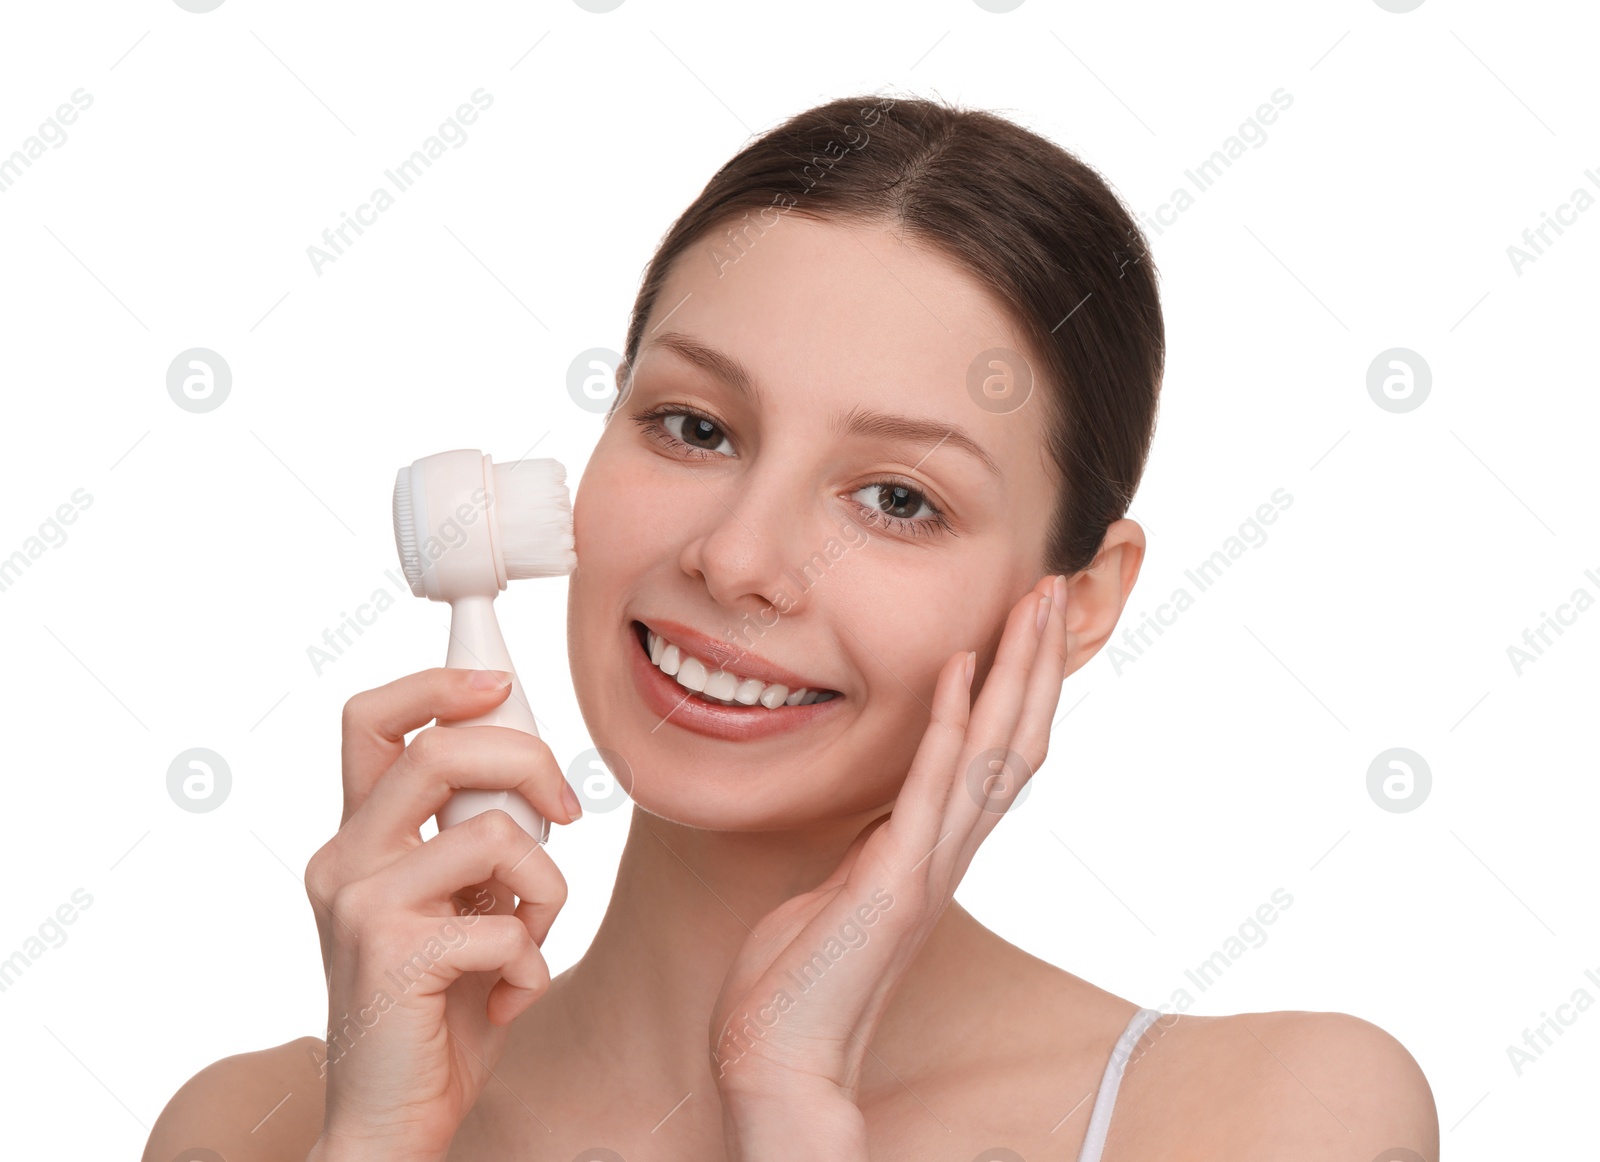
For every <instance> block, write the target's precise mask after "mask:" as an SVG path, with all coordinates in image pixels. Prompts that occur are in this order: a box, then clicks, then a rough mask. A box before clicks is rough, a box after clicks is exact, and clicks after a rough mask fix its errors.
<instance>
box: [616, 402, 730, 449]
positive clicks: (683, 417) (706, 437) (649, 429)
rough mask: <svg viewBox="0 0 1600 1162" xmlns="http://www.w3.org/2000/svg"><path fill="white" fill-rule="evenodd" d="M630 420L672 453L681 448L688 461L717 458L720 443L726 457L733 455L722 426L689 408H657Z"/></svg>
mask: <svg viewBox="0 0 1600 1162" xmlns="http://www.w3.org/2000/svg"><path fill="white" fill-rule="evenodd" d="M633 419H634V422H635V423H637V424H638V425H639V427H640V428H642V429H643V430H644V431H645V432H646V433H647V434H649V435H651V436H653V437H654V438H655V439H656V440H658V441H660V442H661V443H662V444H665V445H666V446H667V447H668V448H671V449H673V450H674V451H677V450H680V449H681V450H683V451H686V452H688V453H689V454H690V456H691V458H709V457H712V456H716V455H718V452H717V450H716V449H717V447H718V446H719V445H721V444H728V445H729V448H728V452H727V453H726V454H729V455H731V454H732V452H733V448H732V445H731V442H730V441H729V439H728V437H727V436H726V435H724V434H723V432H722V425H721V424H719V423H717V422H716V421H715V420H713V419H712V418H711V417H710V416H706V415H702V414H701V413H699V412H696V411H691V410H690V409H688V408H682V407H674V408H658V409H656V410H655V411H653V412H644V413H641V414H639V415H636V416H634V417H633Z"/></svg>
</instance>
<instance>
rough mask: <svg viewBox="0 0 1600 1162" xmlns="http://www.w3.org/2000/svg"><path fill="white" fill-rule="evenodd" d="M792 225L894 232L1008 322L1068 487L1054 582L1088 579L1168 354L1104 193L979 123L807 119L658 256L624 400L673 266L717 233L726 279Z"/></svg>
mask: <svg viewBox="0 0 1600 1162" xmlns="http://www.w3.org/2000/svg"><path fill="white" fill-rule="evenodd" d="M781 213H797V214H801V215H802V216H804V217H806V218H809V219H813V220H817V221H825V220H829V219H833V220H840V221H844V222H849V223H865V224H873V223H882V224H886V225H888V226H890V227H892V228H894V229H896V230H898V231H899V232H900V233H901V234H902V235H903V236H904V237H905V238H907V239H908V240H910V241H915V242H918V243H921V244H924V245H926V246H929V247H932V248H935V249H937V250H938V251H940V252H941V253H943V254H945V255H947V256H949V257H950V258H951V259H952V260H953V261H955V262H956V263H958V264H959V265H960V266H962V267H963V268H964V269H966V270H967V271H968V272H969V273H970V274H972V275H973V276H975V277H976V278H977V279H978V280H979V281H980V282H981V283H982V284H983V285H984V286H985V287H987V288H988V289H989V290H990V291H991V292H992V293H993V294H994V295H995V296H996V297H997V298H998V299H999V301H1000V302H1002V303H1004V304H1006V305H1007V306H1008V307H1009V308H1010V314H1011V316H1012V322H1013V324H1014V325H1015V326H1016V328H1017V330H1018V332H1019V334H1020V335H1021V337H1022V340H1023V342H1024V343H1025V344H1026V345H1027V347H1028V348H1029V351H1028V355H1027V358H1028V359H1030V360H1031V362H1032V366H1031V368H1030V370H1031V371H1032V372H1033V375H1032V380H1033V384H1034V385H1035V390H1034V394H1035V395H1038V396H1040V397H1042V399H1043V401H1044V407H1045V421H1044V422H1045V423H1046V424H1047V427H1048V431H1047V435H1046V442H1047V446H1048V449H1049V453H1050V455H1051V457H1052V458H1053V460H1054V462H1055V464H1056V467H1057V468H1058V470H1059V472H1060V476H1061V489H1060V493H1059V495H1058V497H1057V503H1056V505H1055V511H1054V514H1053V516H1052V519H1051V522H1050V525H1049V533H1048V539H1047V542H1046V545H1045V567H1046V570H1047V571H1049V572H1057V573H1066V574H1068V575H1071V574H1073V573H1076V572H1078V571H1079V570H1081V569H1083V568H1085V567H1087V566H1088V565H1089V564H1090V563H1092V562H1093V560H1094V557H1095V555H1096V554H1097V553H1098V552H1099V549H1100V544H1101V542H1102V540H1103V538H1104V536H1105V530H1106V526H1107V525H1109V524H1110V523H1111V522H1112V521H1114V520H1118V519H1120V518H1121V517H1123V516H1125V515H1126V514H1127V511H1128V506H1129V504H1130V503H1132V500H1133V494H1134V492H1135V490H1136V489H1137V488H1138V484H1139V478H1140V476H1141V475H1142V473H1143V471H1144V465H1145V460H1146V458H1147V456H1148V454H1149V450H1150V441H1151V439H1152V437H1153V435H1154V430H1155V419H1156V410H1157V396H1158V394H1159V392H1160V388H1161V376H1162V369H1163V363H1164V359H1165V351H1166V340H1165V330H1164V327H1163V324H1162V319H1161V303H1160V297H1159V294H1158V292H1157V288H1156V271H1155V268H1154V267H1153V266H1152V265H1151V263H1150V261H1149V257H1148V255H1147V253H1146V245H1145V237H1144V234H1143V233H1142V232H1141V231H1140V229H1139V227H1138V225H1137V224H1136V223H1135V222H1134V220H1133V218H1132V217H1131V216H1130V215H1129V213H1128V212H1127V210H1126V209H1125V208H1124V207H1123V205H1122V203H1121V202H1120V201H1119V200H1118V199H1117V196H1116V195H1115V194H1114V193H1113V192H1112V191H1111V189H1110V188H1109V187H1108V186H1107V184H1106V183H1105V181H1104V180H1102V179H1101V177H1100V176H1099V175H1098V174H1097V173H1096V172H1095V171H1094V170H1092V169H1091V168H1089V167H1088V166H1087V165H1085V164H1084V163H1083V162H1082V161H1080V160H1078V158H1076V157H1075V156H1073V155H1072V154H1071V153H1069V152H1067V151H1066V150H1065V149H1063V148H1061V147H1060V146H1058V145H1056V144H1054V143H1053V142H1051V141H1048V140H1046V139H1045V138H1043V137H1040V136H1038V135H1037V134H1035V133H1032V132H1030V131H1029V130H1026V129H1023V128H1022V127H1021V126H1019V125H1017V124H1015V123H1013V122H1011V121H1008V120H1006V119H1005V118H1003V117H1000V116H997V115H996V114H993V113H989V112H985V111H983V110H976V109H960V108H957V107H955V106H952V105H946V104H940V103H937V102H934V101H930V100H925V99H922V98H911V99H904V98H887V97H875V96H864V97H844V98H840V99H839V100H836V101H830V102H828V103H826V104H823V105H818V106H817V107H815V108H813V109H808V110H806V111H805V112H804V113H800V114H798V115H797V116H795V117H792V118H790V119H789V120H788V121H785V122H784V123H783V124H781V125H779V126H777V127H776V128H774V129H771V130H769V131H768V132H766V133H764V134H762V135H761V136H760V137H759V138H757V139H756V140H755V141H752V142H751V143H750V144H748V145H746V146H745V147H744V148H743V149H742V150H740V151H739V152H738V153H737V154H736V155H735V156H734V157H733V158H731V159H730V160H729V161H728V162H727V163H726V164H725V165H724V166H723V167H722V168H721V169H719V170H718V171H717V172H716V174H715V175H713V176H712V178H711V180H710V181H709V182H707V183H706V186H705V188H704V189H703V190H702V191H701V192H700V195H699V196H698V197H697V198H695V200H694V201H693V203H691V204H690V206H689V207H688V209H686V210H684V212H683V213H682V214H681V215H680V216H679V217H678V219H677V221H676V222H674V223H673V224H672V228H671V229H670V230H668V232H667V234H666V236H665V237H664V238H663V239H662V242H661V245H660V246H659V247H658V248H657V250H656V253H655V256H654V257H653V258H652V259H651V261H650V264H649V266H648V267H647V268H646V269H645V274H644V280H643V282H642V284H641V286H640V289H639V294H638V298H637V299H636V301H635V302H634V306H633V315H632V319H631V321H630V323H629V327H628V338H627V349H626V351H625V352H624V357H623V362H622V366H621V367H619V369H618V371H619V385H620V387H621V392H620V393H619V395H618V396H617V399H618V400H621V399H622V398H623V397H624V396H625V395H626V394H627V389H628V384H629V379H630V378H631V370H629V369H631V368H632V366H633V364H634V361H635V359H636V357H637V356H638V352H639V344H640V340H641V339H642V337H643V333H644V325H645V322H646V320H647V319H648V318H649V315H650V312H651V309H652V308H653V307H654V306H655V302H656V298H657V296H658V295H659V293H660V291H661V285H662V283H663V282H665V281H666V277H667V274H668V271H669V270H670V269H671V268H672V266H673V264H674V262H675V261H676V260H677V259H679V258H680V257H682V256H683V255H684V253H685V252H686V251H687V250H688V249H689V248H690V247H691V246H692V245H694V244H695V243H696V242H697V241H700V240H702V239H708V240H709V237H710V236H712V235H714V234H715V232H717V231H718V230H719V228H720V229H721V230H722V237H721V239H720V240H719V241H718V244H717V246H716V247H714V248H713V250H712V254H713V261H716V262H718V263H719V264H720V262H721V261H724V260H726V256H727V255H728V254H735V255H737V254H738V253H740V252H741V251H740V247H741V244H742V243H743V241H744V240H745V239H746V238H747V237H748V232H749V231H750V230H751V229H755V230H757V231H759V230H760V229H761V225H760V223H759V222H758V223H756V224H755V225H754V226H752V225H751V224H750V218H751V215H752V214H756V215H757V216H758V218H759V219H761V220H763V221H765V222H766V224H767V225H771V224H773V223H775V222H776V221H778V217H777V215H778V214H781ZM736 220H737V221H736ZM718 250H720V251H721V253H722V254H723V256H724V257H723V259H717V258H716V257H715V256H716V254H717V252H718ZM1011 414H1014V415H1018V416H1021V415H1026V414H1028V409H1026V408H1021V409H1019V410H1017V411H1015V412H1013V413H1011Z"/></svg>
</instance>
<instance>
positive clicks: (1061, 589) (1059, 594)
mask: <svg viewBox="0 0 1600 1162" xmlns="http://www.w3.org/2000/svg"><path fill="white" fill-rule="evenodd" d="M1050 591H1051V592H1052V593H1054V594H1055V597H1056V604H1057V605H1065V604H1066V603H1067V578H1066V575H1065V574H1062V573H1057V574H1056V580H1055V584H1054V585H1052V586H1051V588H1050Z"/></svg>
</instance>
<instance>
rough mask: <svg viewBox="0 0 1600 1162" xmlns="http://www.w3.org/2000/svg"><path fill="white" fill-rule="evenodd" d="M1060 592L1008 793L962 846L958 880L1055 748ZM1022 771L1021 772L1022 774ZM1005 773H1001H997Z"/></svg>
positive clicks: (1008, 774) (1063, 646) (1009, 769)
mask: <svg viewBox="0 0 1600 1162" xmlns="http://www.w3.org/2000/svg"><path fill="white" fill-rule="evenodd" d="M1065 589H1066V586H1065V585H1060V586H1057V587H1056V593H1055V600H1053V601H1052V602H1051V607H1050V620H1049V622H1048V623H1047V624H1046V625H1045V627H1044V637H1043V639H1042V640H1041V641H1040V642H1039V654H1038V657H1037V658H1036V659H1035V661H1034V666H1033V673H1032V675H1031V676H1030V677H1029V679H1028V690H1027V693H1026V695H1024V697H1023V701H1022V712H1021V715H1020V716H1019V718H1018V720H1017V727H1016V732H1015V734H1013V736H1012V739H1011V743H1010V749H1011V751H1012V752H1013V754H1015V755H1016V756H1017V757H1016V758H1014V759H1012V760H1011V761H1010V762H1009V763H1007V764H1006V765H1005V768H1004V771H1003V774H1004V777H1005V783H1006V785H1005V788H1004V791H1003V792H1002V791H1001V790H999V789H998V788H997V789H995V791H994V797H995V801H994V802H992V803H991V805H990V806H988V807H986V808H984V809H983V811H982V812H981V815H980V817H979V818H978V820H977V821H976V822H975V824H974V825H973V827H972V829H971V831H970V832H969V833H968V835H967V838H966V840H965V842H964V843H963V844H962V847H961V852H960V859H959V860H958V861H957V863H956V867H955V872H954V874H955V876H956V878H957V879H959V878H960V877H961V876H962V875H964V874H965V872H966V869H967V865H968V864H969V863H971V862H972V857H973V855H974V854H975V853H976V851H977V850H978V846H979V845H980V844H981V843H982V842H983V841H984V840H985V839H986V838H987V837H988V835H989V833H990V832H991V831H993V830H994V829H995V827H996V825H998V824H999V822H1000V819H1001V817H1002V816H1003V815H1005V814H1006V812H1007V811H1008V810H1010V807H1011V804H1013V803H1015V802H1016V801H1017V796H1019V795H1021V794H1022V788H1023V787H1024V786H1026V785H1027V783H1028V782H1029V780H1031V779H1032V778H1033V776H1034V774H1035V773H1036V772H1037V771H1038V770H1039V768H1040V767H1041V766H1043V765H1044V760H1045V756H1046V754H1047V752H1048V751H1049V746H1050V728H1051V725H1052V720H1053V719H1054V717H1055V712H1056V707H1057V706H1058V705H1059V704H1060V702H1061V685H1062V682H1063V681H1064V679H1063V678H1062V677H1061V674H1062V671H1063V669H1064V668H1065V666H1066V657H1067V610H1066V606H1065V601H1064V599H1063V594H1062V591H1063V590H1065ZM1019 768H1020V769H1019ZM997 773H1000V772H997Z"/></svg>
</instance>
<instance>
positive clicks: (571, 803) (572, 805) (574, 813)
mask: <svg viewBox="0 0 1600 1162" xmlns="http://www.w3.org/2000/svg"><path fill="white" fill-rule="evenodd" d="M561 801H562V802H563V803H565V804H566V807H567V814H568V815H570V816H571V817H572V818H574V819H576V818H578V817H579V816H580V815H582V814H583V804H581V803H579V802H578V795H577V793H576V792H575V791H574V790H573V789H572V784H571V783H566V782H563V783H562V784H561Z"/></svg>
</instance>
